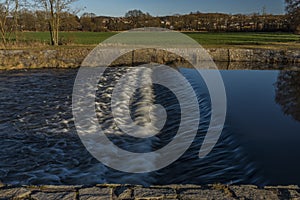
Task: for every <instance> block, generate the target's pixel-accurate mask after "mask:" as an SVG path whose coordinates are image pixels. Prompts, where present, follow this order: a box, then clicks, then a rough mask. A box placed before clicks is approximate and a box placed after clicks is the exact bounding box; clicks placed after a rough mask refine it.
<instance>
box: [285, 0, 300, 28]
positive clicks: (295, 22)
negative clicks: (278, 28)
mask: <svg viewBox="0 0 300 200" xmlns="http://www.w3.org/2000/svg"><path fill="white" fill-rule="evenodd" d="M285 3H286V11H287V12H288V14H289V20H290V24H291V28H292V29H293V30H294V31H295V32H296V33H300V0H285Z"/></svg>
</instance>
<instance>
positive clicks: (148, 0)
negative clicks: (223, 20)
mask: <svg viewBox="0 0 300 200" xmlns="http://www.w3.org/2000/svg"><path fill="white" fill-rule="evenodd" d="M75 6H76V7H78V8H84V7H85V9H84V10H83V11H82V12H81V13H83V12H93V13H95V14H97V15H108V16H124V14H125V13H126V12H127V11H128V10H132V9H140V10H142V11H143V12H149V13H150V14H151V15H153V16H161V15H173V14H177V13H179V14H185V13H190V12H191V11H193V12H194V11H197V10H199V11H200V12H222V13H231V14H236V13H245V14H249V13H254V12H260V13H261V12H262V10H263V9H262V8H263V7H264V6H265V7H266V11H267V12H268V13H273V14H282V13H284V0H79V1H78V2H76V4H75Z"/></svg>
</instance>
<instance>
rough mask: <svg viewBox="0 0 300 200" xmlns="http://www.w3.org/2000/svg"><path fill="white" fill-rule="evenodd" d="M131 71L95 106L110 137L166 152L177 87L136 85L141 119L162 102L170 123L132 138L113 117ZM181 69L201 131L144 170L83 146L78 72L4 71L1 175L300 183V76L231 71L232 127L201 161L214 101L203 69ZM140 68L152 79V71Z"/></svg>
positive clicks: (106, 80)
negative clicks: (117, 91) (75, 109)
mask: <svg viewBox="0 0 300 200" xmlns="http://www.w3.org/2000/svg"><path fill="white" fill-rule="evenodd" d="M128 70H130V68H110V69H109V70H107V71H106V73H105V76H104V77H102V79H101V80H100V82H99V86H98V92H97V100H96V102H97V103H96V109H99V110H102V111H103V112H102V114H101V113H98V116H97V117H98V121H99V123H100V125H101V127H102V128H103V129H104V130H106V132H107V136H108V137H109V138H110V139H111V140H112V141H114V143H115V144H117V145H118V146H120V147H122V148H124V149H126V150H129V151H135V152H149V151H153V150H156V149H159V148H161V147H163V146H164V145H166V144H168V143H169V142H170V141H171V140H172V138H173V137H174V135H175V134H176V131H177V129H178V126H179V123H180V106H179V105H178V101H177V99H176V98H175V96H174V95H173V94H172V92H170V91H169V90H168V89H166V88H164V87H161V86H159V85H155V86H154V87H152V88H148V89H147V91H136V93H135V96H134V97H133V98H132V101H131V111H132V113H131V114H132V118H133V119H135V120H136V121H138V122H139V123H141V124H143V123H145V121H144V120H147V116H144V117H143V107H145V106H147V105H148V104H152V103H159V104H161V105H163V106H164V107H165V109H166V111H167V114H168V120H167V122H166V125H165V127H164V129H163V130H162V132H161V133H160V134H159V135H157V136H155V137H151V138H149V139H146V140H137V139H135V140H133V138H131V137H127V136H125V135H123V134H122V132H121V131H120V130H119V129H118V128H117V127H115V124H114V123H113V118H112V114H111V108H110V99H111V94H112V92H113V87H114V85H115V83H116V82H117V81H118V80H119V79H120V77H121V76H122V75H123V74H125V73H126V72H128ZM180 72H181V73H182V74H183V75H184V76H185V77H186V78H187V79H188V80H189V82H190V83H191V85H192V86H193V88H194V90H195V92H196V94H197V98H198V101H199V104H200V111H201V122H200V125H199V129H198V134H197V136H196V138H195V140H194V142H193V143H192V145H191V147H190V148H189V150H188V151H187V152H186V153H185V154H184V155H183V156H182V157H181V158H180V159H178V160H177V161H176V162H175V163H173V164H171V165H170V166H168V167H166V168H164V169H161V170H159V171H156V172H151V173H144V174H130V173H124V172H119V171H117V170H113V169H111V168H108V167H106V166H104V165H103V164H101V163H100V162H99V161H97V160H96V159H95V158H93V157H92V156H91V155H90V154H89V152H88V151H87V150H86V149H85V147H84V146H83V144H82V143H81V141H80V139H79V137H78V136H77V133H76V129H75V125H74V120H73V116H72V90H73V84H74V81H75V78H76V74H77V70H74V69H72V70H71V69H70V70H48V69H43V70H30V71H9V72H4V71H3V72H0V180H1V181H2V182H4V183H6V184H96V183H131V184H143V185H153V184H157V185H163V184H208V183H216V182H221V183H228V184H242V183H243V184H256V185H265V184H300V178H298V177H300V176H298V175H299V172H297V171H298V169H299V167H300V163H299V161H298V158H299V156H300V150H299V148H298V144H299V142H300V136H299V133H300V123H299V122H298V121H297V120H299V118H298V117H299V113H300V112H299V111H300V109H299V108H300V107H299V105H300V103H299V102H300V101H299V85H298V84H297V83H299V82H297V81H295V80H299V77H300V75H299V73H297V72H279V71H264V72H262V71H222V72H221V73H222V76H223V78H224V82H225V86H226V91H227V96H228V115H227V119H226V124H225V128H224V131H223V132H222V135H221V138H220V139H219V141H218V143H217V145H216V146H215V148H214V149H213V151H212V152H211V153H210V154H209V155H208V156H207V157H206V158H204V159H200V158H199V157H198V153H199V149H200V147H201V144H202V142H203V139H204V137H205V133H206V131H207V128H208V125H209V119H210V115H211V113H210V111H211V105H210V98H209V95H208V91H207V87H206V85H205V84H204V82H203V80H202V79H201V78H199V76H198V75H197V74H196V73H195V71H194V70H191V69H180ZM139 73H145V74H144V76H145V77H147V72H145V71H144V72H143V71H139ZM132 81H134V77H132ZM124 88H126V87H125V86H124ZM295 91H296V92H295ZM297 91H298V95H297ZM141 116H142V117H141ZM145 117H146V118H145ZM174 148H176V147H174ZM154 161H155V158H153V160H145V161H143V164H145V165H150V164H151V162H154ZM133 167H135V166H133Z"/></svg>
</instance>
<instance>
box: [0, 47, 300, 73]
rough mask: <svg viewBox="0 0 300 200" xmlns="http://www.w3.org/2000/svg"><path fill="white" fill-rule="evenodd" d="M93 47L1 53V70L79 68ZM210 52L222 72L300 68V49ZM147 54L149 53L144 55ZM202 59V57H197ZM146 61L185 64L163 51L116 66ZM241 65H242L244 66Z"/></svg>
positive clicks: (136, 55)
mask: <svg viewBox="0 0 300 200" xmlns="http://www.w3.org/2000/svg"><path fill="white" fill-rule="evenodd" d="M91 50H92V48H88V47H76V48H75V47H74V48H71V47H70V48H65V49H64V48H61V49H57V50H0V70H1V69H4V70H9V69H29V68H33V69H34V68H78V67H80V65H81V63H82V61H83V60H84V58H86V56H87V55H88V54H89V53H90V52H91ZM207 51H208V53H209V54H210V55H211V57H212V58H213V59H214V61H215V62H217V63H218V64H217V65H218V67H219V69H280V67H278V66H280V65H281V64H285V65H286V64H288V66H291V67H289V68H293V69H294V68H297V69H298V68H299V69H300V67H298V66H300V50H270V49H226V48H215V49H213V48H209V49H207ZM145 53H146V54H145ZM196 57H201V55H196ZM144 62H157V63H160V64H168V65H170V64H174V65H176V64H182V62H183V60H180V59H179V58H178V56H177V57H176V56H174V55H167V54H166V53H165V52H162V51H155V50H154V51H153V50H146V51H145V50H142V51H134V52H133V53H130V54H127V55H125V56H123V57H122V58H121V59H118V61H117V62H116V63H114V64H115V65H118V66H120V65H122V66H133V65H136V64H140V63H144ZM241 63H242V64H241Z"/></svg>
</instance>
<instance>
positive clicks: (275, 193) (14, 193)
mask: <svg viewBox="0 0 300 200" xmlns="http://www.w3.org/2000/svg"><path fill="white" fill-rule="evenodd" d="M299 198H300V193H299V187H298V186H276V187H273V186H272V187H270V186H269V187H264V188H262V189H260V188H258V187H257V186H253V185H244V186H228V185H221V184H214V185H206V186H196V185H170V186H152V187H149V188H145V187H142V186H133V185H96V186H90V187H87V186H22V187H12V186H4V185H2V186H0V199H32V200H43V199H62V200H64V199H65V200H66V199H68V200H72V199H74V200H86V199H89V200H92V199H102V200H104V199H128V200H129V199H145V200H147V199H148V200H149V199H156V200H158V199H182V200H183V199H191V200H198V199H273V200H276V199H299Z"/></svg>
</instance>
